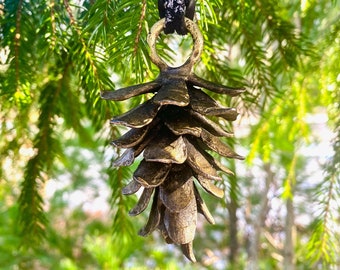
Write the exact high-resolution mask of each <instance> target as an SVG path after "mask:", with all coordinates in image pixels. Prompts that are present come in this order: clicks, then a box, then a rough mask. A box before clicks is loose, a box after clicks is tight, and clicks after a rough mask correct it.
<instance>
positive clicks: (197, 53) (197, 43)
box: [147, 18, 203, 71]
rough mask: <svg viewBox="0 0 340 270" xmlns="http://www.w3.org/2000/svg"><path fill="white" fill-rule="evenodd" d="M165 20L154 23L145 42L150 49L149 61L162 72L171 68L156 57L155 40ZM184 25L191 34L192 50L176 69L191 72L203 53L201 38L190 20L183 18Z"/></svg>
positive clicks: (194, 24) (200, 34)
mask: <svg viewBox="0 0 340 270" xmlns="http://www.w3.org/2000/svg"><path fill="white" fill-rule="evenodd" d="M164 25H165V19H164V18H163V19H161V20H159V21H158V22H156V23H155V24H154V25H153V26H152V28H151V30H150V33H149V34H148V38H147V42H148V44H149V47H150V59H151V61H152V62H153V63H154V64H155V65H156V66H158V67H159V69H160V70H162V71H164V70H167V69H170V68H171V67H169V66H168V64H166V63H165V62H164V61H163V59H162V58H161V57H160V56H159V55H158V53H157V50H156V40H157V38H158V36H159V35H160V33H161V32H162V30H163V29H164ZM185 25H186V27H187V30H188V32H189V33H190V34H191V36H192V39H193V50H192V52H191V54H190V56H189V58H188V60H186V62H185V63H184V64H183V65H182V66H180V67H178V68H185V69H189V70H191V68H192V67H193V66H194V64H195V63H196V62H197V61H198V60H199V59H200V57H201V54H202V51H203V36H202V33H201V31H200V30H199V28H198V26H197V24H196V23H194V22H193V21H192V20H190V19H188V18H185Z"/></svg>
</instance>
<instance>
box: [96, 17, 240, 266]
mask: <svg viewBox="0 0 340 270" xmlns="http://www.w3.org/2000/svg"><path fill="white" fill-rule="evenodd" d="M187 23H188V22H187ZM189 26H190V25H189ZM188 28H189V27H188ZM189 30H191V32H192V31H193V30H192V29H190V28H189ZM195 57H197V55H195ZM157 60H159V59H156V60H155V61H154V62H156V64H158V66H159V67H160V70H161V72H160V75H159V77H158V78H157V79H156V80H155V81H153V82H149V83H144V84H140V85H135V86H131V87H127V88H123V89H119V90H116V91H104V92H102V98H104V99H109V100H115V101H119V100H124V99H128V98H130V97H133V96H137V95H141V94H145V93H153V94H154V95H153V96H152V98H151V99H149V100H147V101H146V102H144V103H143V104H141V105H139V106H137V107H136V108H134V109H132V110H130V111H128V112H126V113H124V114H123V115H120V116H117V117H115V118H113V119H112V120H111V124H112V125H123V126H126V127H129V128H130V130H129V131H128V132H127V133H125V134H124V135H123V136H122V137H120V138H118V139H116V140H114V141H113V142H112V144H113V145H114V146H115V147H117V148H124V149H126V150H125V152H124V153H123V154H122V155H121V156H120V157H119V158H118V159H117V160H116V161H114V163H113V166H115V167H120V166H129V165H131V164H132V163H133V162H134V160H135V158H136V157H137V156H139V155H142V156H143V159H142V160H141V161H140V163H139V165H138V167H137V169H136V171H135V172H134V174H133V178H132V180H131V182H130V183H129V184H128V185H127V186H126V187H124V188H123V190H122V192H123V194H125V195H131V194H134V193H136V192H137V191H138V190H140V189H143V190H142V193H141V196H140V198H139V200H138V202H137V204H136V206H135V207H134V208H133V209H131V211H130V212H129V214H130V215H132V216H135V215H139V214H140V213H142V212H143V211H144V210H145V209H146V208H147V206H148V204H149V202H150V200H151V198H152V206H151V210H150V214H149V219H148V221H147V223H146V225H145V227H144V228H142V229H141V230H140V231H139V235H142V236H146V235H149V234H150V233H151V232H153V231H154V230H156V229H158V230H159V231H161V233H162V235H163V237H164V239H165V241H166V242H167V243H175V244H178V245H180V246H181V248H182V252H183V253H184V255H185V256H186V257H187V258H188V259H190V260H191V261H193V262H194V261H196V259H195V256H194V253H193V245H192V243H193V240H194V237H195V231H196V223H197V213H200V214H202V215H204V217H205V218H206V219H207V221H208V222H210V223H212V224H214V219H213V217H212V215H211V214H210V212H209V210H208V208H207V206H206V204H205V203H204V201H203V199H202V197H201V196H200V194H199V192H198V189H197V187H196V186H197V184H199V185H201V186H202V187H203V189H204V190H205V191H207V192H208V193H210V194H212V195H214V196H216V197H219V198H221V197H223V195H224V192H223V190H222V189H220V188H218V187H216V186H215V185H214V184H213V183H212V181H215V180H222V178H221V177H220V175H219V174H218V171H223V172H225V173H227V174H232V172H231V171H230V170H229V169H228V168H226V167H224V166H223V165H222V164H220V162H218V161H217V160H216V159H214V158H213V156H212V155H211V154H209V153H208V151H214V152H216V153H217V154H219V155H221V156H223V157H227V158H236V159H243V157H241V156H240V155H238V154H236V153H235V152H234V151H233V150H232V149H231V148H230V147H229V146H228V145H226V144H225V143H223V142H222V141H221V137H231V136H233V135H232V134H231V133H229V132H228V131H226V130H225V129H224V128H223V127H221V126H220V125H219V124H218V123H217V121H213V120H212V119H211V117H214V119H218V118H219V117H220V118H223V119H225V120H227V121H234V120H236V118H237V115H238V113H237V112H236V110H235V109H233V108H225V107H222V106H221V105H220V104H218V103H217V102H216V101H215V100H213V99H212V98H211V97H210V96H209V95H208V94H206V93H205V92H203V91H202V90H201V89H200V87H202V88H205V89H207V90H210V91H213V92H215V93H218V94H226V95H229V96H236V95H239V94H240V93H242V92H244V89H243V88H230V87H225V86H222V85H217V84H214V83H211V82H208V81H206V80H204V79H202V78H199V77H198V76H196V75H195V74H193V73H192V71H191V70H192V65H193V63H194V62H195V61H191V62H190V61H189V60H190V59H189V60H188V61H187V63H186V64H184V65H183V66H181V67H178V68H170V67H168V66H166V65H165V64H164V62H162V63H158V62H157Z"/></svg>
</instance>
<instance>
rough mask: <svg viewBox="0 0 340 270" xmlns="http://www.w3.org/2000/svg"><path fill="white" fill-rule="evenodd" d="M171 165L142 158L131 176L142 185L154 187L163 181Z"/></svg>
mask: <svg viewBox="0 0 340 270" xmlns="http://www.w3.org/2000/svg"><path fill="white" fill-rule="evenodd" d="M171 165H172V164H171V163H170V164H164V163H160V162H147V161H145V160H142V161H141V163H140V164H139V166H138V168H137V169H136V171H135V173H134V174H133V177H134V179H135V180H136V181H137V182H139V183H140V184H141V185H142V186H143V187H148V188H149V187H156V186H159V185H160V184H162V183H163V182H164V180H165V178H166V176H167V175H168V173H169V171H170V169H171Z"/></svg>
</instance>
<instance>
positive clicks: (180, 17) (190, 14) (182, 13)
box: [158, 0, 196, 35]
mask: <svg viewBox="0 0 340 270" xmlns="http://www.w3.org/2000/svg"><path fill="white" fill-rule="evenodd" d="M195 5H196V0H158V11H159V17H160V18H161V19H162V18H165V26H164V33H165V34H171V33H174V32H175V31H176V32H177V34H179V35H186V34H187V33H188V29H187V27H186V24H185V20H184V18H185V17H187V18H189V19H190V20H193V19H194V15H195Z"/></svg>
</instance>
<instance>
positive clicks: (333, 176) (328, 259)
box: [306, 118, 340, 267]
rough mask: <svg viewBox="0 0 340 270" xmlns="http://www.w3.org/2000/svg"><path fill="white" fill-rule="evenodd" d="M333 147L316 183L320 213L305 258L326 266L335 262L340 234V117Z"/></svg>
mask: <svg viewBox="0 0 340 270" xmlns="http://www.w3.org/2000/svg"><path fill="white" fill-rule="evenodd" d="M337 123H338V126H337V130H336V137H335V140H334V144H333V148H334V155H333V157H332V158H331V160H330V161H329V162H328V164H327V165H326V167H325V171H326V173H327V176H326V178H325V179H324V181H323V182H322V183H321V184H320V186H319V187H318V189H317V190H318V191H317V193H316V201H317V202H318V203H319V206H320V207H321V210H322V212H321V215H320V216H319V217H318V219H317V221H316V224H315V226H314V228H313V232H312V235H311V238H310V240H309V242H308V244H307V249H308V253H307V255H306V258H307V259H308V261H309V262H310V264H311V265H316V264H318V263H320V262H321V263H322V264H323V265H324V266H326V267H328V266H330V265H334V266H335V265H337V263H338V262H337V259H338V254H339V252H340V250H339V246H340V241H339V239H340V234H339V231H338V229H337V228H338V218H339V216H338V215H337V214H338V213H339V210H340V202H339V197H340V192H339V190H340V177H339V171H340V165H339V164H340V128H339V127H340V125H339V124H340V118H338V122H337Z"/></svg>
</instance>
